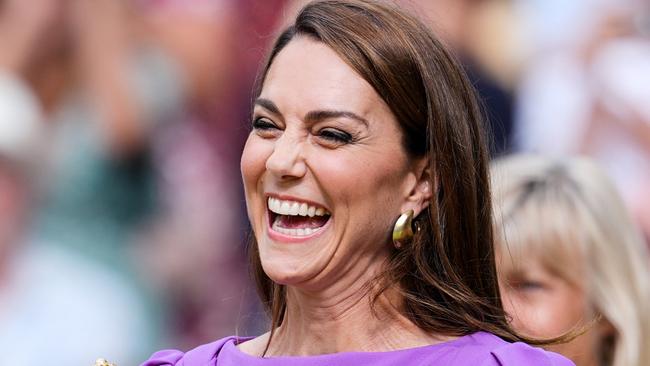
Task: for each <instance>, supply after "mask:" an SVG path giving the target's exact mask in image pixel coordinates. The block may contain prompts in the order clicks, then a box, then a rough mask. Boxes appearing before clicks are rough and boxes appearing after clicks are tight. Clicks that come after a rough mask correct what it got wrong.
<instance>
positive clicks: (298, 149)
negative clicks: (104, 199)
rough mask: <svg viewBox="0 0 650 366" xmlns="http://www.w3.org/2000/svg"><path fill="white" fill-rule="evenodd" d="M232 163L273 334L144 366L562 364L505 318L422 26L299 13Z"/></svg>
mask: <svg viewBox="0 0 650 366" xmlns="http://www.w3.org/2000/svg"><path fill="white" fill-rule="evenodd" d="M255 97H256V99H255V108H254V111H253V116H252V131H251V133H250V136H249V138H248V141H247V143H246V147H245V149H244V152H243V155H242V159H241V169H242V176H243V180H244V187H245V193H246V203H247V207H248V216H249V219H250V221H251V224H252V228H253V232H254V237H255V241H254V242H253V243H252V246H251V248H252V251H251V254H252V255H251V259H252V262H253V269H254V271H255V276H256V279H257V283H258V286H259V292H260V294H261V297H262V301H263V302H264V303H265V304H267V305H268V310H269V313H270V315H271V320H272V321H271V323H272V324H271V329H270V331H269V332H268V333H266V334H263V335H261V336H259V337H256V338H246V337H228V338H225V339H221V340H218V341H216V342H214V343H211V344H207V345H204V346H201V347H198V348H196V349H194V350H192V351H189V352H187V353H182V352H179V351H161V352H158V353H156V354H154V355H153V356H152V358H151V359H150V360H149V361H147V362H145V363H144V364H143V366H154V365H161V366H162V365H165V366H166V365H184V366H199V365H201V366H205V365H211V366H212V365H217V364H218V365H219V366H227V365H355V366H362V365H398V364H399V365H459V366H461V365H533V366H535V365H571V362H570V361H568V360H566V359H565V358H563V357H561V356H559V355H557V354H554V353H549V352H546V351H543V350H541V349H538V348H533V347H530V346H528V345H526V344H524V343H522V342H518V341H520V340H521V338H520V337H519V336H518V335H517V334H516V333H514V332H513V331H512V330H511V329H510V328H509V326H508V323H507V320H506V315H505V314H504V311H503V308H502V305H501V301H500V298H499V290H498V285H497V276H496V270H495V262H494V255H493V242H492V229H491V204H490V192H489V179H488V174H487V169H488V162H487V154H486V148H485V146H484V141H483V136H482V132H481V120H480V113H479V108H478V107H477V102H476V97H475V94H474V91H473V90H472V87H471V86H470V84H469V83H468V82H467V79H466V77H465V76H464V74H463V72H462V70H461V68H460V66H459V65H458V63H457V62H456V61H455V60H454V59H453V58H452V57H451V56H450V55H449V53H448V52H447V51H445V49H444V48H443V47H442V46H441V45H440V43H439V42H438V41H437V40H436V38H435V37H434V36H433V35H432V34H431V33H430V31H429V30H428V29H427V28H426V26H425V25H423V24H422V23H421V22H419V21H418V20H416V19H415V18H414V17H412V16H409V15H407V14H405V13H403V12H402V11H401V10H399V9H397V8H395V7H394V6H390V5H385V4H382V3H376V2H371V1H353V0H349V1H343V0H340V1H336V0H331V1H322V2H315V3H311V4H309V5H307V6H306V7H305V8H304V9H303V10H302V11H301V12H300V13H299V15H298V17H297V19H296V21H295V24H293V25H292V26H291V27H289V28H288V29H287V30H286V31H285V32H284V33H282V34H281V36H280V37H279V38H278V40H277V41H276V43H275V45H274V47H273V49H272V51H271V54H270V56H269V59H268V62H267V64H266V66H265V68H264V69H263V71H262V74H261V77H260V82H259V88H258V90H257V93H256V95H255Z"/></svg>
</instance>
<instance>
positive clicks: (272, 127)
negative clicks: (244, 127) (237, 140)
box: [252, 117, 280, 137]
mask: <svg viewBox="0 0 650 366" xmlns="http://www.w3.org/2000/svg"><path fill="white" fill-rule="evenodd" d="M252 127H253V131H254V132H255V133H257V134H258V135H259V136H261V137H273V136H274V135H275V133H276V132H278V131H279V130H280V128H279V127H278V126H277V125H276V124H275V123H273V121H272V120H270V119H268V118H266V117H255V118H253V123H252Z"/></svg>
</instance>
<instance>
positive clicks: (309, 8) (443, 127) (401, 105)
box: [250, 0, 535, 348]
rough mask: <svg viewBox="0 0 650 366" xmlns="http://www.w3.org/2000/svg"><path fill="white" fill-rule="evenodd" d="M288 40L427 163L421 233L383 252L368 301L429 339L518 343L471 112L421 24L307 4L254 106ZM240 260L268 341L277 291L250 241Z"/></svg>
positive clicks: (385, 9) (330, 0)
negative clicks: (504, 297)
mask: <svg viewBox="0 0 650 366" xmlns="http://www.w3.org/2000/svg"><path fill="white" fill-rule="evenodd" d="M295 37H309V38H310V39H313V40H316V41H318V42H322V43H323V44H325V45H327V46H328V47H330V48H331V49H332V50H334V51H335V52H336V53H337V54H338V56H339V57H341V59H342V60H344V61H345V62H346V63H347V64H348V65H349V66H350V67H351V68H352V69H354V70H355V71H356V72H357V73H358V74H359V75H360V76H361V77H362V78H363V79H365V80H366V81H367V82H368V83H369V84H370V85H371V86H372V87H373V88H374V90H375V91H376V92H377V93H378V94H379V96H380V97H381V98H382V99H383V100H384V101H385V102H386V104H387V105H388V106H389V107H390V110H391V111H392V113H393V114H394V115H395V116H396V119H397V121H398V123H399V124H400V127H401V130H402V132H403V146H404V149H405V150H406V151H407V153H408V154H409V156H411V157H412V158H420V157H428V160H429V162H430V166H429V169H430V171H431V173H432V174H431V182H430V186H431V187H435V192H436V194H435V196H434V197H433V198H432V199H431V201H430V203H429V206H428V208H427V209H425V210H424V211H423V212H422V213H421V214H420V215H418V217H417V218H416V219H415V220H414V221H415V222H416V224H417V225H418V226H419V227H420V228H421V230H419V232H418V233H416V234H415V237H414V238H413V240H412V242H411V243H409V244H408V245H406V246H404V247H403V248H402V249H400V250H399V251H394V252H393V253H392V255H391V257H390V259H389V262H388V263H387V266H386V271H385V272H384V273H383V274H382V275H381V276H380V277H379V278H377V283H378V284H379V286H380V287H379V291H378V293H377V294H375V297H374V299H376V298H377V297H376V296H379V295H378V294H380V293H381V292H383V291H384V290H386V289H387V288H390V289H391V290H393V289H394V290H396V291H398V292H399V294H400V295H401V297H402V299H403V309H402V310H403V313H404V315H405V316H406V317H408V318H409V319H410V320H411V321H412V322H413V323H415V324H416V325H417V326H419V327H420V328H421V329H423V330H425V331H427V332H430V333H435V334H444V335H453V336H462V335H467V334H470V333H473V332H476V331H487V332H491V333H493V334H496V335H498V336H500V337H501V338H504V339H506V340H510V341H515V340H520V339H521V338H520V337H519V336H518V335H517V334H515V333H514V332H513V331H512V330H511V328H510V327H509V325H508V322H507V319H506V315H505V313H504V311H503V307H502V305H501V300H500V296H499V288H498V285H497V275H496V268H495V259H494V252H493V236H492V235H493V234H492V216H491V215H492V207H491V198H490V188H489V187H490V181H489V177H488V159H489V158H488V151H487V147H486V142H485V135H484V131H483V120H482V113H481V108H480V107H479V103H478V102H477V96H476V93H475V90H474V88H473V87H472V85H471V84H470V82H469V81H468V79H467V77H466V75H465V73H464V71H463V69H462V67H461V66H460V64H459V62H458V61H457V60H456V59H455V58H454V57H453V56H452V55H451V54H450V53H449V52H448V51H447V50H446V49H445V47H443V46H442V45H441V43H440V42H439V41H438V40H437V39H436V37H435V36H434V35H433V34H432V32H431V31H430V30H429V29H428V28H427V26H426V25H425V24H423V23H422V22H421V21H419V20H418V19H417V18H416V17H414V16H412V15H410V14H408V13H406V12H404V11H403V10H401V9H399V8H397V6H396V5H391V4H388V3H382V2H375V1H367V0H326V1H317V2H312V3H310V4H308V5H306V6H305V7H304V8H303V9H302V10H301V11H300V12H299V14H298V16H297V18H296V20H295V23H294V24H293V25H291V26H289V27H288V28H287V29H286V30H285V31H284V32H282V33H281V35H280V36H279V37H278V39H277V41H276V42H275V44H274V46H273V48H272V50H271V51H270V55H269V57H268V60H267V62H266V64H265V66H264V67H263V69H262V71H261V73H260V75H259V77H258V83H257V88H256V93H255V95H254V97H258V96H259V95H260V93H261V90H262V87H263V85H264V80H265V78H266V74H267V72H268V70H269V67H270V66H271V64H272V63H273V61H274V59H275V57H276V56H277V55H278V53H279V52H281V51H282V49H283V48H284V47H285V46H286V45H287V44H289V42H291V40H292V39H294V38H295ZM250 259H251V264H252V270H253V273H254V277H255V280H256V282H257V286H258V291H259V295H260V296H261V299H262V301H263V303H264V304H265V306H266V307H267V310H268V311H269V313H270V316H271V338H272V336H273V331H274V330H275V329H276V328H277V327H278V326H279V325H280V324H281V323H282V322H283V319H284V317H285V314H286V313H285V311H286V298H285V296H286V289H285V287H284V286H283V285H279V284H277V283H275V282H273V281H272V280H271V279H270V278H269V277H268V276H267V275H266V274H265V273H264V271H263V269H262V266H261V262H260V258H259V250H258V247H257V243H256V242H255V238H254V237H252V235H251V243H250ZM269 343H270V341H269ZM533 343H535V342H534V341H533ZM267 348H268V345H267Z"/></svg>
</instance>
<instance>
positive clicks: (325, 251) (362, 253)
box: [240, 37, 433, 355]
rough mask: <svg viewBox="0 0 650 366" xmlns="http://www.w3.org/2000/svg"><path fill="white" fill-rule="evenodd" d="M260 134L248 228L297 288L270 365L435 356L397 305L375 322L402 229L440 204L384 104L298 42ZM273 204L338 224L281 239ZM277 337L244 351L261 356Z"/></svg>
mask: <svg viewBox="0 0 650 366" xmlns="http://www.w3.org/2000/svg"><path fill="white" fill-rule="evenodd" d="M269 102H271V103H269ZM276 108H277V110H275V109H276ZM315 111H338V112H341V111H343V112H346V113H348V116H338V117H331V116H329V117H327V118H321V117H323V116H324V115H325V114H323V113H320V115H318V116H316V115H315V114H314V113H313V112H315ZM349 113H353V114H354V115H355V116H357V117H358V118H357V117H350V116H349ZM310 115H311V117H318V118H309V117H310ZM253 127H254V128H253V131H252V132H251V134H250V136H249V138H248V141H247V143H246V147H245V148H244V152H243V155H242V160H241V169H242V175H243V180H244V188H245V194H246V202H247V208H248V216H249V219H250V221H251V224H252V227H253V231H254V233H255V236H256V238H257V242H258V245H259V250H260V258H261V261H262V266H263V268H264V271H265V272H266V274H267V275H268V276H269V277H270V278H271V279H273V280H274V281H276V282H278V283H281V284H285V285H287V301H288V310H287V311H288V313H287V314H288V317H287V320H286V321H285V322H284V323H283V324H282V325H281V326H280V328H279V329H278V330H277V333H276V335H275V336H274V338H273V343H272V344H271V347H270V348H269V352H267V355H273V354H284V355H287V354H293V355H307V354H322V353H332V352H341V351H346V350H386V349H398V348H405V347H411V346H418V345H424V344H431V343H432V340H433V337H431V336H430V335H428V334H424V333H423V332H422V331H421V330H419V328H417V327H416V326H415V325H414V324H412V323H411V322H410V321H408V320H407V319H406V318H404V317H403V316H401V314H398V313H397V312H396V305H395V304H396V303H397V302H398V301H396V299H393V301H391V300H389V297H390V295H389V294H387V295H386V296H383V300H381V301H380V302H379V306H378V309H379V312H378V314H376V315H373V314H372V312H371V310H370V304H369V302H368V301H367V300H368V294H367V291H365V290H364V285H366V284H367V282H368V281H369V280H371V279H372V278H374V276H375V275H376V274H377V273H378V272H379V271H380V270H381V269H382V266H383V263H384V261H385V259H386V258H387V257H388V256H389V254H390V251H391V250H392V242H391V232H392V228H393V224H394V222H395V220H396V219H397V217H398V216H399V215H400V214H401V213H402V212H405V211H407V210H409V209H412V210H414V211H415V213H416V215H417V214H418V213H419V212H420V211H422V209H423V208H424V207H426V202H427V200H428V198H429V197H430V192H429V186H428V183H426V180H427V179H426V177H427V174H428V171H427V170H426V169H425V167H426V160H424V159H418V160H414V159H410V158H409V157H408V156H407V154H406V152H405V150H404V149H403V147H402V134H401V131H400V128H399V125H398V123H397V121H396V120H395V117H394V115H393V114H392V112H391V111H390V109H389V108H388V106H387V105H386V104H385V103H384V101H383V100H381V98H380V97H379V96H378V95H377V93H376V92H375V91H374V90H373V88H372V87H371V86H370V85H369V84H368V83H367V82H366V81H365V80H363V79H362V78H361V77H360V76H359V75H357V74H356V73H355V72H354V71H353V70H352V69H351V68H350V67H349V66H348V65H347V64H345V62H343V61H342V60H341V59H340V58H339V57H338V56H337V55H336V53H335V52H334V51H332V50H331V49H330V48H328V47H327V46H325V45H323V44H321V43H318V42H316V41H314V40H311V39H308V38H305V37H298V38H296V39H294V40H292V41H291V42H290V43H289V45H287V47H286V48H285V49H283V50H282V51H281V52H280V53H279V54H278V56H277V58H276V59H275V61H274V63H273V65H272V66H271V68H270V70H269V73H268V75H267V77H266V80H265V82H264V86H263V88H262V92H261V95H260V97H259V99H258V103H257V105H256V107H255V110H254V115H253ZM348 137H349V138H348ZM269 195H273V196H276V197H281V198H285V199H287V198H290V199H292V200H296V201H305V202H307V203H312V204H317V205H318V206H321V207H324V208H326V209H327V211H329V212H330V213H331V218H330V219H329V222H328V223H327V225H326V226H325V227H324V228H323V229H322V230H321V231H320V233H319V234H318V235H315V236H312V237H310V238H309V239H306V240H300V241H298V242H295V241H293V242H292V241H287V240H282V238H277V237H272V236H270V235H269V230H270V228H269V226H270V225H269V219H268V213H267V198H268V196H269ZM337 335H339V336H337ZM267 336H268V335H265V336H262V337H260V338H258V339H256V340H253V341H250V342H246V343H243V344H241V345H240V348H241V349H242V350H243V351H245V352H248V353H251V354H258V355H259V354H261V353H262V351H261V350H262V349H263V346H264V344H265V343H264V342H265V340H266V339H267V338H266V337H267Z"/></svg>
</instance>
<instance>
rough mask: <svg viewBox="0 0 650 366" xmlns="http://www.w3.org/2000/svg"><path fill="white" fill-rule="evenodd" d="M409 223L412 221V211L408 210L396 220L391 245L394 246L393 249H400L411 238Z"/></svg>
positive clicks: (411, 230) (411, 232)
mask: <svg viewBox="0 0 650 366" xmlns="http://www.w3.org/2000/svg"><path fill="white" fill-rule="evenodd" d="M411 221H413V210H408V211H406V212H405V213H403V214H401V215H400V216H399V218H397V221H396V222H395V227H394V228H393V245H395V248H397V249H399V248H401V247H402V246H403V245H404V244H406V243H408V241H409V240H411V239H412V238H413V228H412V227H411Z"/></svg>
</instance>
